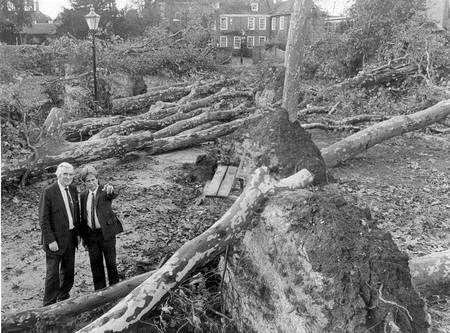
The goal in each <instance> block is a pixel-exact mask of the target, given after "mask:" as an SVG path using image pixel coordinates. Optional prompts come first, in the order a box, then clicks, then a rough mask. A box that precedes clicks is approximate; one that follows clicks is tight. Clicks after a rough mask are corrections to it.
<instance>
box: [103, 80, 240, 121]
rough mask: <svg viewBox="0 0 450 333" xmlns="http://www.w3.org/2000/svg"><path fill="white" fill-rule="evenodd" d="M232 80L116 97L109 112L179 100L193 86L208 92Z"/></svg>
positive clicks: (132, 111)
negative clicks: (157, 102)
mask: <svg viewBox="0 0 450 333" xmlns="http://www.w3.org/2000/svg"><path fill="white" fill-rule="evenodd" d="M234 82H235V81H234V80H227V79H221V80H218V81H214V82H211V83H207V84H204V85H200V86H196V85H195V84H194V85H190V86H181V87H171V88H169V89H166V90H159V91H156V92H155V91H152V92H149V93H145V94H142V95H137V96H133V97H126V98H118V99H115V100H113V103H112V110H111V112H112V114H122V115H123V114H129V113H136V112H138V111H140V110H144V109H147V108H149V107H150V105H152V104H154V103H155V102H156V101H163V102H173V101H176V100H179V99H180V98H182V97H183V96H186V95H188V94H189V93H190V92H191V90H192V88H194V87H195V88H196V89H197V92H198V94H209V93H212V92H216V91H217V90H218V89H220V88H221V87H224V86H226V85H230V84H233V83H234Z"/></svg>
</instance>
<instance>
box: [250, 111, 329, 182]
mask: <svg viewBox="0 0 450 333" xmlns="http://www.w3.org/2000/svg"><path fill="white" fill-rule="evenodd" d="M242 146H243V147H242V154H243V156H242V159H243V168H244V170H245V173H246V174H251V170H253V169H255V168H258V167H260V166H263V165H264V166H267V167H268V168H269V170H270V173H271V174H272V175H276V176H277V177H281V178H283V177H288V176H290V175H292V174H294V173H295V172H297V171H299V170H301V169H307V170H309V171H310V172H311V173H312V174H313V175H314V183H315V184H321V183H324V182H326V169H325V163H324V161H323V158H322V156H321V154H320V150H319V149H318V148H317V146H316V145H315V144H314V142H313V141H312V140H311V135H310V134H309V133H308V132H307V131H306V130H304V129H303V128H302V127H301V125H300V123H299V122H298V121H295V122H290V121H289V117H288V114H287V112H286V111H285V110H284V109H282V108H277V109H276V110H275V111H270V113H268V114H267V115H266V116H265V117H264V118H263V119H262V120H261V121H260V122H259V123H258V125H257V126H253V127H252V128H250V129H249V133H248V135H247V139H245V140H244V142H243V145H242Z"/></svg>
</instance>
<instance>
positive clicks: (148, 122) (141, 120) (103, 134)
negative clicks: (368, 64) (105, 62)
mask: <svg viewBox="0 0 450 333" xmlns="http://www.w3.org/2000/svg"><path fill="white" fill-rule="evenodd" d="M238 97H244V98H251V97H253V93H252V92H251V91H226V92H222V91H221V92H218V93H216V94H214V95H211V96H208V97H205V98H202V99H199V100H195V101H192V102H190V103H187V104H185V105H179V106H173V107H169V108H162V109H158V110H157V111H153V110H150V111H148V112H146V113H144V114H141V115H138V116H134V117H128V118H126V119H124V120H123V121H122V122H120V123H119V124H116V125H113V126H110V127H107V128H104V129H102V130H101V131H99V132H98V133H97V134H95V135H94V136H93V137H92V138H91V140H96V139H101V138H107V137H108V136H111V135H128V134H131V133H132V132H134V131H141V130H150V129H153V130H159V129H161V128H164V127H166V126H168V125H171V124H173V123H174V122H175V121H178V120H182V119H186V118H188V117H187V116H183V114H184V113H187V112H190V111H193V110H195V109H198V108H201V107H206V106H208V105H211V104H213V103H215V102H218V101H222V100H224V99H230V98H238ZM171 116H173V117H172V118H169V117H171ZM161 118H162V119H161Z"/></svg>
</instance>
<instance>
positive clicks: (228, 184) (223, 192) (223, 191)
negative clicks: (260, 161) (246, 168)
mask: <svg viewBox="0 0 450 333" xmlns="http://www.w3.org/2000/svg"><path fill="white" fill-rule="evenodd" d="M237 169H238V168H237V167H235V166H229V167H228V169H227V173H226V175H225V177H224V178H223V180H222V184H220V187H219V191H217V196H218V197H226V196H228V194H230V191H231V188H232V187H233V183H234V179H235V178H236V172H237Z"/></svg>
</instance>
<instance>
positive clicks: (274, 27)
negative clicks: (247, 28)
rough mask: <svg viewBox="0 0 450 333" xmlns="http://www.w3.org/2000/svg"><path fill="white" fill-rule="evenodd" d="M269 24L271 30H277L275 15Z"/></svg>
mask: <svg viewBox="0 0 450 333" xmlns="http://www.w3.org/2000/svg"><path fill="white" fill-rule="evenodd" d="M271 26H272V30H277V18H276V17H272V22H271Z"/></svg>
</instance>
